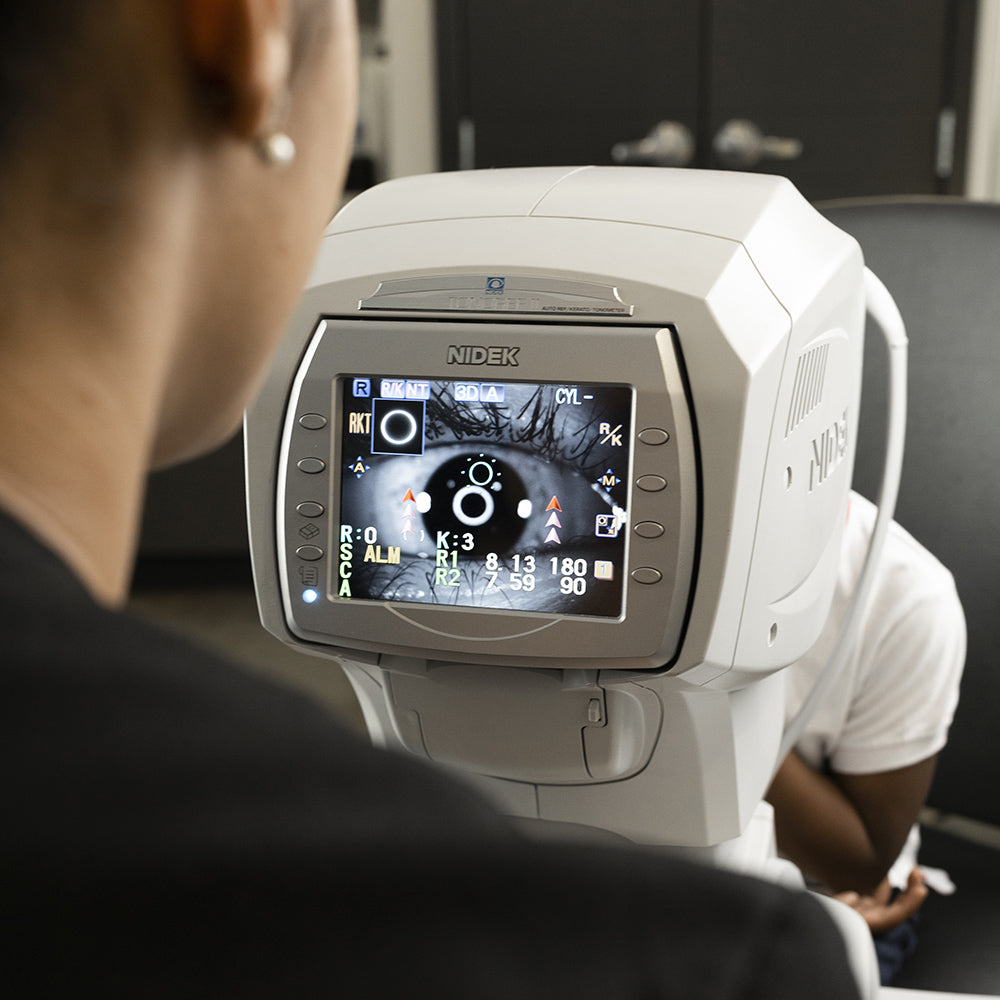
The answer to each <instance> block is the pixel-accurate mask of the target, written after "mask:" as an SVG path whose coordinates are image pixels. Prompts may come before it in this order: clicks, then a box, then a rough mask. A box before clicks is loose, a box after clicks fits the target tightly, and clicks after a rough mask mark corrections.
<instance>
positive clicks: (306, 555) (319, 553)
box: [295, 545, 638, 572]
mask: <svg viewBox="0 0 1000 1000" xmlns="http://www.w3.org/2000/svg"><path fill="white" fill-rule="evenodd" d="M295 554H296V555H297V556H298V557H299V558H300V559H305V560H307V561H308V562H315V561H316V560H317V559H322V558H323V550H322V549H321V548H320V547H319V546H318V545H300V546H299V547H298V548H297V549H296V550H295ZM636 572H638V570H637V571H636Z"/></svg>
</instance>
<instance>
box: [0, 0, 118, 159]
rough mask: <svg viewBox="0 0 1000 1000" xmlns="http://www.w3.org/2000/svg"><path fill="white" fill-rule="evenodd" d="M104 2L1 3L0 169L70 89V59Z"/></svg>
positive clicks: (10, 0)
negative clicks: (68, 70)
mask: <svg viewBox="0 0 1000 1000" xmlns="http://www.w3.org/2000/svg"><path fill="white" fill-rule="evenodd" d="M103 6H104V4H103V3H102V0H3V2H2V3H0V167H2V165H3V164H5V163H7V162H8V161H9V159H10V157H11V156H12V155H13V154H14V151H15V150H16V149H17V147H18V145H19V144H20V143H21V141H22V140H23V139H24V138H25V135H26V134H27V133H28V132H30V131H31V130H33V129H34V128H37V127H38V126H39V123H40V121H41V120H43V119H44V118H45V117H46V114H47V113H48V112H49V111H50V110H51V108H52V107H53V105H54V103H55V102H57V101H58V100H59V97H60V94H61V93H63V92H64V89H65V88H66V87H68V86H70V85H71V84H70V81H69V79H68V74H67V69H68V62H69V57H70V56H71V55H72V53H73V52H74V49H75V48H76V47H77V45H78V43H79V41H80V36H81V34H82V33H83V30H84V25H85V21H86V19H87V18H91V19H93V18H100V17H101V16H102V14H103V13H104V11H103V10H102V7H103Z"/></svg>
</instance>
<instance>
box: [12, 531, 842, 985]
mask: <svg viewBox="0 0 1000 1000" xmlns="http://www.w3.org/2000/svg"><path fill="white" fill-rule="evenodd" d="M0 665H2V677H3V693H2V700H0V705H2V708H0V723H2V724H0V732H2V734H3V736H2V738H3V754H2V764H0V768H2V775H0V794H2V796H3V809H2V819H0V823H2V828H0V857H2V879H3V883H2V885H0V899H2V903H0V911H2V916H3V921H4V943H3V950H4V951H6V952H7V953H8V956H7V959H6V960H5V961H4V962H3V963H2V965H0V968H3V970H4V971H3V977H4V983H5V986H6V987H7V988H8V989H13V993H12V994H11V995H16V996H18V997H25V996H54V995H58V996H60V997H67V996H74V995H78V994H88V995H90V994H98V995H103V996H128V997H135V998H138V997H142V998H155V997H161V996H162V997H171V998H176V997H212V998H226V997H233V998H252V997H296V998H297V997H316V996H344V997H349V998H360V997H393V998H396V997H401V996H406V995H417V996H423V995H427V996H429V997H435V998H448V997H456V998H457V997H463V998H465V997H470V998H471V997H475V998H492V997H496V998H501V997H502V998H505V1000H506V998H518V1000H525V998H533V997H539V998H542V997H544V998H546V1000H552V998H558V997H564V996H565V997H573V998H586V997H594V998H601V1000H610V998H614V1000H621V998H629V997H642V998H653V997H676V998H683V1000H694V998H698V997H705V998H709V997H711V998H726V997H761V998H765V997H766V998H768V1000H780V998H784V997H789V998H792V997H794V998H802V997H808V998H809V1000H826V998H830V1000H833V998H845V997H854V996H856V991H855V988H854V985H853V982H852V980H851V978H850V974H849V972H848V970H847V967H846V964H845V959H844V956H843V947H842V945H841V943H840V940H839V937H838V935H837V933H836V932H835V931H834V929H833V927H832V925H831V924H830V922H829V919H828V917H827V916H826V915H825V913H823V912H822V910H821V909H820V907H819V906H818V905H817V904H816V903H815V901H813V900H812V899H810V898H809V897H808V895H806V894H802V893H791V892H788V891H786V890H783V889H781V888H779V887H777V886H773V885H769V884H764V883H759V882H756V881H754V880H751V879H743V878H739V877H737V876H734V875H729V874H724V873H721V872H718V871H715V870H712V869H709V868H703V867H698V866H691V865H688V864H685V863H681V862H678V861H674V860H671V859H668V858H665V857H663V856H662V855H660V854H657V853H654V852H650V851H642V850H638V849H637V850H619V849H608V848H596V847H589V846H581V845H573V846H570V845H555V844H552V843H540V842H535V841H532V840H530V839H527V838H524V837H522V836H521V835H520V834H519V833H518V832H517V831H516V830H515V829H514V828H513V827H512V826H511V825H510V824H508V823H507V822H506V821H505V820H504V819H503V818H502V817H500V816H498V815H497V814H496V813H494V811H493V810H492V808H491V807H490V806H489V805H487V804H486V803H485V802H484V801H482V800H480V799H479V798H478V797H477V796H475V795H474V794H473V793H472V792H471V791H469V790H467V789H466V788H465V787H464V786H462V785H460V784H456V783H453V782H452V781H451V780H450V779H448V778H446V777H445V776H443V775H441V774H439V773H438V772H437V771H435V770H434V769H433V768H431V767H429V766H426V765H424V764H423V763H421V762H419V761H416V760H413V759H410V758H406V757H403V756H399V755H396V754H392V753H388V752H383V751H380V750H377V749H374V748H372V747H370V746H368V745H367V744H366V743H364V742H363V741H361V740H359V739H358V738H357V737H356V736H354V735H353V734H352V733H351V732H350V731H348V730H347V729H346V728H344V727H342V726H340V725H338V724H337V723H336V722H334V721H332V720H331V719H330V717H329V716H328V715H327V714H326V713H325V712H323V711H322V710H321V709H319V708H318V707H316V706H315V705H313V704H312V703H311V702H309V701H308V700H307V699H306V698H305V697H302V696H298V695H296V694H293V693H291V692H289V691H286V690H284V689H282V688H279V687H277V686H273V685H271V684H269V683H268V682H266V681H264V680H262V679H260V678H257V677H255V676H252V675H250V674H249V673H247V672H245V671H242V670H241V669H239V668H237V667H233V666H231V665H229V664H228V663H226V662H225V661H223V660H221V659H220V658H218V657H216V656H214V655H212V654H210V653H208V652H206V651H203V650H201V649H199V648H197V647H196V646H193V645H191V644H190V643H188V642H187V641H185V640H182V639H181V638H179V637H177V636H174V635H172V634H170V633H168V632H166V631H163V630H160V629H157V628H154V627H152V626H150V625H148V624H145V623H143V622H140V621H138V620H133V619H131V618H129V617H128V616H126V615H123V614H119V613H115V612H111V611H107V610H105V609H103V608H101V607H99V606H98V605H96V604H95V603H94V602H93V601H92V600H91V599H90V597H89V596H88V594H87V593H86V591H85V590H84V589H83V588H82V586H81V585H80V584H79V582H78V581H77V580H76V579H75V577H74V576H73V575H72V574H71V573H70V572H69V570H68V569H67V568H66V567H65V566H64V565H63V564H62V563H61V562H60V561H59V560H58V559H57V558H55V557H54V556H53V555H52V553H51V552H49V551H48V550H47V549H46V548H44V547H43V546H42V545H40V544H38V542H36V541H35V540H34V539H33V538H32V537H31V536H30V535H29V534H28V533H26V532H25V531H23V530H22V529H21V528H20V527H19V526H17V525H16V524H15V523H13V522H12V521H10V520H9V519H7V518H5V517H3V516H2V515H0Z"/></svg>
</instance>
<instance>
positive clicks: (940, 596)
mask: <svg viewBox="0 0 1000 1000" xmlns="http://www.w3.org/2000/svg"><path fill="white" fill-rule="evenodd" d="M875 513H876V511H875V506H874V505H873V504H872V503H870V502H869V501H868V500H866V499H865V498H864V497H862V496H860V495H858V494H856V493H852V494H851V508H850V513H849V515H848V521H847V528H846V530H845V532H844V546H843V555H842V557H841V562H840V575H839V578H838V581H837V590H836V593H835V596H834V600H833V607H832V609H831V613H830V617H829V619H828V621H827V624H826V627H825V628H824V630H823V632H822V634H821V635H820V638H819V640H818V641H817V643H816V645H815V646H814V647H813V649H811V650H810V651H809V653H808V654H806V656H804V657H803V658H802V659H801V660H800V661H799V662H797V663H795V664H793V665H792V666H791V667H789V668H788V671H787V672H786V679H785V683H786V692H787V694H786V719H790V718H791V717H792V716H793V715H794V713H795V711H796V710H797V709H798V707H799V705H801V704H802V701H803V700H804V698H805V697H806V695H807V694H808V692H809V691H810V690H811V688H812V686H813V684H814V683H815V680H816V677H817V676H818V674H819V672H820V671H821V670H822V668H823V666H824V665H825V664H826V662H827V659H828V658H829V655H830V652H831V650H832V649H833V645H834V642H835V640H836V637H837V633H838V630H839V627H840V623H841V620H842V618H843V616H844V614H845V613H846V610H847V605H848V602H849V600H850V597H851V594H852V592H853V590H854V585H855V582H856V580H857V578H858V576H859V575H860V573H861V569H862V567H863V565H864V560H865V556H866V554H867V551H868V541H869V538H870V537H871V531H872V528H873V526H874V524H875ZM965 642H966V633H965V616H964V614H963V613H962V605H961V603H960V601H959V599H958V594H957V592H956V590H955V582H954V580H953V579H952V575H951V573H949V572H948V570H947V569H945V567H944V566H942V565H941V563H940V562H938V560H937V559H935V558H934V556H932V555H931V554H930V553H929V552H928V551H927V550H926V549H924V548H923V547H922V546H921V545H920V544H919V543H918V542H917V541H915V540H914V539H913V538H912V536H910V535H909V534H908V533H907V532H906V531H904V530H903V528H901V527H900V526H899V525H898V524H895V523H893V524H892V525H891V526H890V529H889V532H888V534H887V536H886V542H885V547H884V549H883V553H882V560H881V564H880V567H879V571H878V575H877V577H876V580H875V584H874V587H873V588H872V592H871V600H870V602H869V605H868V610H867V613H866V615H865V619H864V622H863V623H862V628H861V631H860V633H859V641H858V642H857V644H856V646H855V649H854V650H853V651H852V653H851V656H850V657H849V658H848V660H847V662H846V663H845V665H844V670H843V673H842V674H841V676H840V679H839V681H838V682H837V683H836V684H835V685H834V687H833V689H832V690H831V691H830V692H829V694H828V695H827V697H826V699H825V701H824V702H823V703H822V704H820V705H819V706H818V707H817V709H816V711H815V712H814V713H813V716H812V718H811V719H810V720H809V722H808V724H807V725H806V728H805V730H804V732H803V734H802V736H801V737H800V739H799V741H798V743H797V744H796V749H797V750H798V752H799V754H800V755H801V756H802V758H803V759H804V760H805V761H806V762H807V763H808V764H809V766H810V767H812V768H813V769H814V770H817V771H819V770H823V769H825V768H826V767H829V768H830V769H831V770H833V771H836V772H838V773H840V774H875V773H879V772H881V771H892V770H895V769H897V768H901V767H907V766H909V765H911V764H916V763H919V762H920V761H922V760H925V759H926V758H928V757H930V756H932V755H933V754H936V753H937V752H938V751H939V750H941V748H942V747H943V746H944V745H945V742H946V741H947V737H948V727H949V726H950V725H951V720H952V717H953V716H954V713H955V707H956V705H957V703H958V688H959V682H960V680H961V676H962V668H963V666H964V664H965ZM913 846H915V845H913V844H911V849H912V847H913ZM904 867H905V866H904Z"/></svg>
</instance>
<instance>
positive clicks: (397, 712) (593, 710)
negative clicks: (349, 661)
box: [385, 664, 663, 784]
mask: <svg viewBox="0 0 1000 1000" xmlns="http://www.w3.org/2000/svg"><path fill="white" fill-rule="evenodd" d="M385 689H386V698H387V701H388V704H389V706H390V711H391V714H392V720H393V723H394V725H395V728H396V731H397V733H398V736H399V739H400V742H401V743H402V744H403V745H404V746H405V747H406V749H408V750H410V751H411V752H412V753H415V754H419V755H420V756H426V757H428V758H429V759H431V760H433V761H437V762H439V763H443V764H453V765H457V766H459V767H461V768H463V769H465V770H469V771H472V772H475V773H477V774H482V775H486V776H489V777H494V778H505V779H508V780H510V781H524V782H530V783H542V784H576V783H587V782H592V781H595V780H597V781H615V780H618V779H622V778H628V777H630V776H631V775H633V774H635V773H636V772H638V771H640V770H641V769H642V768H643V767H645V765H646V764H647V763H648V762H649V758H650V756H651V755H652V752H653V749H654V747H655V745H656V740H657V737H658V736H659V732H660V726H661V723H662V716H663V712H662V708H661V705H660V701H659V698H657V696H656V695H655V694H654V693H653V692H652V691H650V690H648V689H647V688H644V687H642V686H640V685H638V684H629V685H627V686H625V687H602V686H601V685H599V684H598V682H597V677H596V674H595V672H594V671H586V670H579V671H571V670H565V671H558V670H529V669H523V668H516V667H487V666H470V665H464V664H463V665H459V664H432V665H429V666H428V667H427V668H426V669H424V670H420V671H417V670H414V671H413V672H400V671H397V670H387V671H386V685H385Z"/></svg>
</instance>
